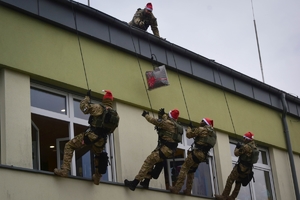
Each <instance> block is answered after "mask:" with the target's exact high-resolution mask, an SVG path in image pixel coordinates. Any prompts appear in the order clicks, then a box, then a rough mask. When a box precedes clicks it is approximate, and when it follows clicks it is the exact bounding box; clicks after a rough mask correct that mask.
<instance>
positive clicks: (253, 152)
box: [215, 132, 259, 200]
mask: <svg viewBox="0 0 300 200" xmlns="http://www.w3.org/2000/svg"><path fill="white" fill-rule="evenodd" d="M253 138H254V134H253V133H251V132H247V133H245V134H244V145H242V144H241V143H237V145H236V148H235V149H234V155H235V156H239V160H238V163H237V164H236V165H235V166H234V168H233V169H232V171H231V173H230V175H229V176H228V178H227V181H226V186H225V188H224V191H223V193H222V195H215V197H216V199H218V200H234V199H235V198H236V197H237V196H238V194H239V192H240V189H241V185H243V186H247V185H248V184H249V182H250V181H251V179H252V178H253V171H252V168H253V164H255V163H256V162H257V160H258V156H259V150H258V149H257V147H256V144H255V142H254V140H253ZM234 182H235V187H234V190H233V191H232V193H231V195H230V196H229V194H230V191H231V187H232V184H233V183H234Z"/></svg>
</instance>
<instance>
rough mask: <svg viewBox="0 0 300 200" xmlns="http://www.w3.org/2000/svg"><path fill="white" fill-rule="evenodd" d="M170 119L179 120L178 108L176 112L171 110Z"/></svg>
mask: <svg viewBox="0 0 300 200" xmlns="http://www.w3.org/2000/svg"><path fill="white" fill-rule="evenodd" d="M169 117H170V118H172V119H175V120H177V119H178V117H179V110H177V109H176V108H175V109H174V110H170V112H169Z"/></svg>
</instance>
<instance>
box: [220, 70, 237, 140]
mask: <svg viewBox="0 0 300 200" xmlns="http://www.w3.org/2000/svg"><path fill="white" fill-rule="evenodd" d="M217 71H218V75H219V79H220V83H221V86H223V83H222V79H221V75H220V72H219V67H218V68H217ZM222 91H223V94H224V98H225V101H226V105H227V109H228V112H229V116H230V120H231V124H232V127H233V131H234V134H235V136H236V138H237V134H236V130H235V126H234V123H233V119H232V115H231V112H230V108H229V104H228V100H227V96H226V92H225V91H224V89H222Z"/></svg>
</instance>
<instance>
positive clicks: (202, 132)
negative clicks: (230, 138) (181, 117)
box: [186, 125, 216, 147]
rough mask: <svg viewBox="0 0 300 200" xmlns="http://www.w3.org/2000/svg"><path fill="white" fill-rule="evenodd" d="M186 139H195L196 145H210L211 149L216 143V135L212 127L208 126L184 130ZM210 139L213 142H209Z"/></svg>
mask: <svg viewBox="0 0 300 200" xmlns="http://www.w3.org/2000/svg"><path fill="white" fill-rule="evenodd" d="M186 137H187V138H195V143H196V144H198V145H204V146H208V145H210V146H211V147H213V146H214V144H215V141H216V133H215V131H214V129H213V127H211V126H208V125H205V126H204V127H198V128H190V127H188V128H187V130H186ZM210 137H212V138H213V141H211V140H210ZM210 143H212V144H210Z"/></svg>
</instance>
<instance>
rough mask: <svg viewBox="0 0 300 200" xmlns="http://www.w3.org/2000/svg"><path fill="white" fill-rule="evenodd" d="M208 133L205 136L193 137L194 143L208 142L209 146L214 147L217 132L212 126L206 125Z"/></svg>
mask: <svg viewBox="0 0 300 200" xmlns="http://www.w3.org/2000/svg"><path fill="white" fill-rule="evenodd" d="M207 130H208V134H207V136H206V137H200V136H197V137H196V138H195V143H196V144H199V142H201V143H204V144H208V145H209V146H210V147H214V146H215V144H216V140H217V134H216V132H215V131H214V129H213V128H212V127H210V126H209V127H207Z"/></svg>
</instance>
